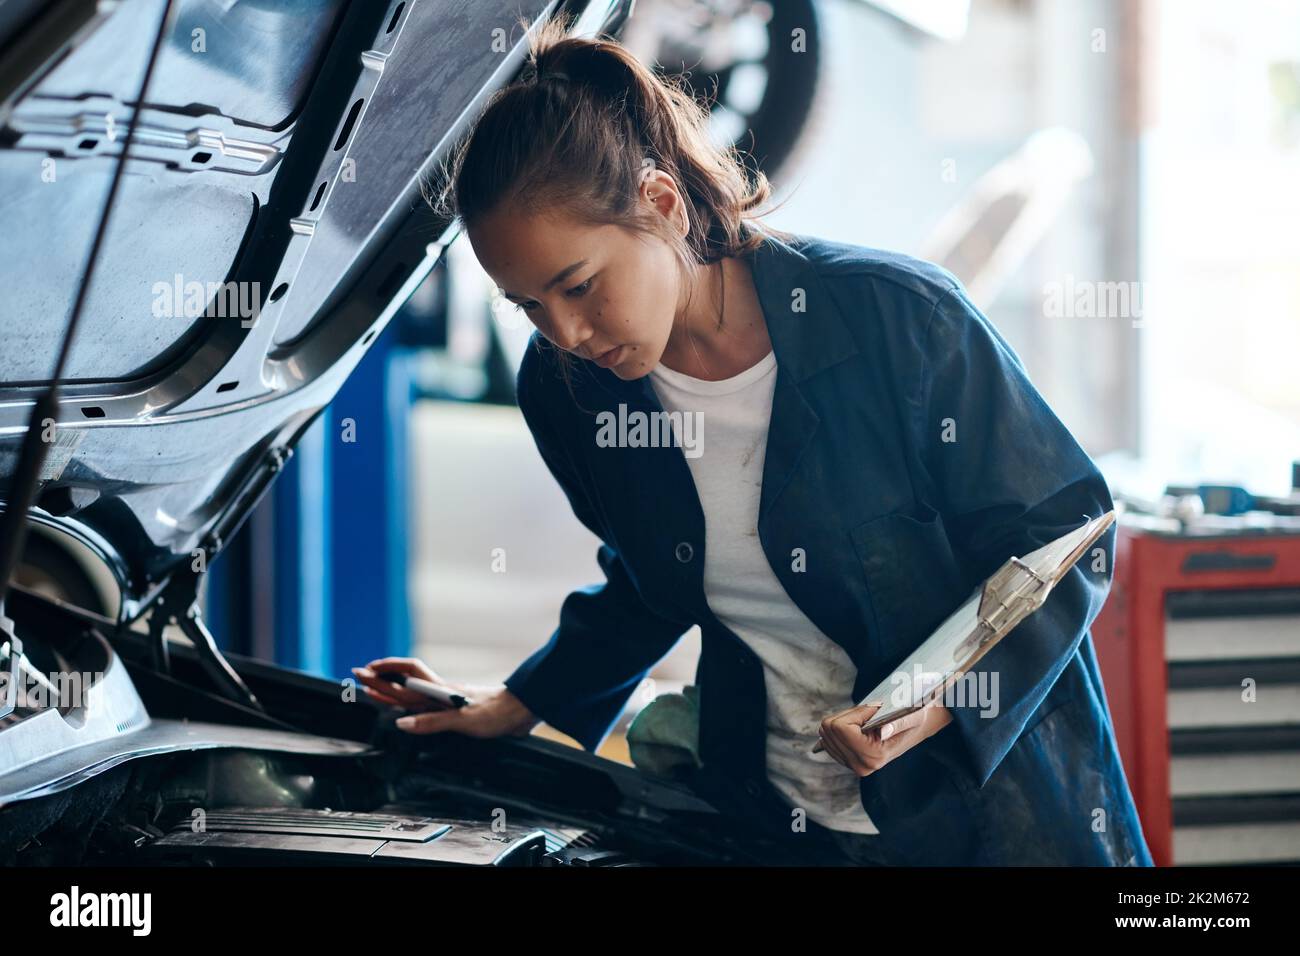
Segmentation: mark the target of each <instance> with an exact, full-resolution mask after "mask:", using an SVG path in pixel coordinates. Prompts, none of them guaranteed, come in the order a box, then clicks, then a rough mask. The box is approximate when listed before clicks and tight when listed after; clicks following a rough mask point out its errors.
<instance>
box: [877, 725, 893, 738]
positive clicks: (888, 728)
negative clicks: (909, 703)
mask: <svg viewBox="0 0 1300 956" xmlns="http://www.w3.org/2000/svg"><path fill="white" fill-rule="evenodd" d="M893 733H894V725H893V724H885V726H883V727H881V728H880V739H881V740H884V739H885V738H886V737H889V736H891V735H892V734H893Z"/></svg>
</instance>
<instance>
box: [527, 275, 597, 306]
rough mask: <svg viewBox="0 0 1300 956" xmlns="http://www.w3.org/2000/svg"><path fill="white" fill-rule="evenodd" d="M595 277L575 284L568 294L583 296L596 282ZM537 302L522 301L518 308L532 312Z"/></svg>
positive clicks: (574, 296) (578, 297)
mask: <svg viewBox="0 0 1300 956" xmlns="http://www.w3.org/2000/svg"><path fill="white" fill-rule="evenodd" d="M595 279H596V277H595V276H592V277H591V278H590V279H588V280H587V281H586V282H584V283H582V285H575V286H574V287H573V288H572V289H569V290H567V294H568V295H571V296H573V298H575V299H580V298H582V297H583V296H584V295H586V294H587V290H588V289H590V288H591V283H592V282H594V281H595ZM536 304H537V303H536V302H520V303H519V304H518V308H519V309H520V310H521V311H524V312H531V311H532V308H531V307H532V306H534V305H536Z"/></svg>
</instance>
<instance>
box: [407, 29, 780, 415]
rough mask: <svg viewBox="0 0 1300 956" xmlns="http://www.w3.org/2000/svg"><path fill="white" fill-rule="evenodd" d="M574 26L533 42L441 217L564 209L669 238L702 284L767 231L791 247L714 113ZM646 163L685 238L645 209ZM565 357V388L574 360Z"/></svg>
mask: <svg viewBox="0 0 1300 956" xmlns="http://www.w3.org/2000/svg"><path fill="white" fill-rule="evenodd" d="M521 23H522V25H523V26H524V28H525V29H527V28H528V23H527V21H526V20H523V21H521ZM570 26H571V25H570V23H569V22H568V21H567V19H566V18H565V17H564V16H561V17H557V18H556V19H553V20H550V21H548V22H547V23H545V24H543V25H542V26H541V27H539V28H537V29H536V31H535V32H534V33H533V35H532V36H531V38H530V40H529V55H528V58H527V62H526V63H525V66H524V69H523V71H522V73H521V75H520V77H519V78H518V79H517V80H516V81H515V82H513V83H511V84H510V85H509V86H506V87H504V88H503V89H500V90H497V91H496V92H495V93H494V94H493V95H492V96H491V97H490V98H489V100H488V102H487V105H486V106H485V107H484V109H483V112H482V113H481V114H480V115H479V117H478V119H477V120H476V121H475V123H474V125H473V127H472V129H471V130H470V132H469V133H468V134H467V135H466V136H465V138H464V139H463V140H462V141H461V142H460V144H459V145H458V146H457V147H456V148H455V149H454V150H453V151H452V154H451V160H450V166H449V167H448V166H447V165H446V164H444V166H443V168H442V169H441V170H440V176H439V179H440V182H441V185H440V186H439V187H438V188H437V189H436V190H433V191H430V193H427V194H426V195H427V198H428V199H429V202H430V203H431V205H432V206H433V208H434V210H435V211H436V212H438V213H439V214H440V215H441V216H442V217H443V218H445V219H446V220H448V221H450V220H452V219H456V218H459V220H460V222H461V225H462V227H463V228H464V229H468V228H469V227H470V226H471V225H472V224H474V223H475V222H477V221H479V219H480V218H482V217H483V216H485V215H487V214H488V213H489V212H491V211H492V210H494V209H496V208H497V206H498V204H500V203H502V202H506V203H509V204H510V205H511V206H512V207H516V208H519V209H521V210H522V211H524V212H525V213H526V214H535V213H537V212H540V211H542V210H544V209H548V208H556V207H559V208H563V209H564V210H565V211H566V212H567V213H568V214H570V215H572V216H573V217H574V218H576V219H578V220H579V221H583V222H589V223H591V224H592V225H617V226H623V227H626V228H628V229H631V230H633V231H635V232H638V233H641V234H643V235H650V236H657V237H659V238H661V239H663V240H664V241H666V242H668V243H669V244H670V246H671V247H672V248H673V250H674V251H675V252H676V254H677V261H678V267H679V272H681V273H682V274H683V275H686V276H690V277H692V279H693V278H694V277H695V276H696V275H697V274H698V273H697V269H698V268H699V267H700V266H701V265H704V264H707V263H711V262H715V261H717V260H719V259H721V258H723V257H726V256H741V255H745V254H746V253H749V252H751V251H753V250H754V249H756V248H758V247H759V246H760V245H761V244H762V242H763V241H764V233H767V234H769V235H775V236H778V237H781V238H783V239H786V240H788V239H790V238H792V237H791V236H790V234H789V233H784V232H781V231H780V230H777V229H773V228H772V227H770V226H767V225H766V224H763V226H762V228H758V227H757V225H756V220H757V219H758V218H759V217H760V216H761V215H767V214H769V213H770V212H771V211H772V210H771V209H768V210H766V211H765V212H762V213H757V212H755V211H754V210H756V209H758V208H760V207H762V206H763V205H764V204H766V203H767V202H768V201H769V199H770V198H771V192H772V190H771V185H770V183H769V182H768V180H767V177H766V176H765V175H764V174H763V173H762V172H761V171H759V172H756V173H754V174H753V175H752V177H751V175H750V172H749V169H748V168H747V167H746V166H745V164H744V161H743V159H741V157H740V155H739V153H738V151H737V150H736V148H735V147H734V146H730V147H719V146H717V145H716V144H714V143H713V141H712V140H711V138H710V134H709V129H708V123H709V117H708V110H707V108H706V107H705V106H704V105H703V104H701V103H698V102H696V100H695V99H694V98H693V97H692V96H691V94H690V92H689V89H688V88H687V87H686V86H685V84H684V83H682V82H680V81H679V80H678V79H676V78H665V77H663V76H660V75H659V74H657V73H655V72H654V71H653V70H652V69H650V68H649V67H647V66H646V65H644V64H643V63H642V62H641V61H640V60H638V59H637V58H636V57H635V56H633V55H632V53H631V52H630V51H629V50H628V49H627V48H626V47H624V46H622V45H621V44H619V43H618V42H617V41H616V40H614V39H612V38H610V37H607V36H602V37H599V38H597V39H586V38H582V37H571V36H569V35H568V33H569V29H570ZM648 163H653V164H654V166H655V167H656V168H658V169H661V170H663V171H664V172H665V173H667V174H668V175H669V176H671V177H672V179H673V181H674V182H675V183H676V184H677V189H678V192H679V193H680V194H681V196H682V198H683V200H684V206H685V211H686V216H687V221H688V224H689V230H688V232H687V235H686V236H685V237H682V236H679V235H677V233H676V232H675V231H674V229H673V228H672V226H671V224H669V223H668V222H667V221H666V220H665V219H664V217H663V216H661V215H659V214H658V213H656V212H654V211H653V210H651V209H649V208H647V207H646V206H645V204H643V203H641V202H640V201H639V197H640V185H641V180H642V175H643V170H644V168H645V166H646V165H647V164H648ZM691 287H692V288H693V287H694V282H692V283H691ZM724 291H725V290H724ZM555 352H556V354H557V355H559V356H560V357H561V362H560V366H561V368H562V370H564V374H565V379H566V381H567V380H568V374H567V353H565V352H564V350H563V349H559V348H556V349H555ZM570 390H572V387H571V386H570Z"/></svg>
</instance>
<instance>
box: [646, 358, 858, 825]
mask: <svg viewBox="0 0 1300 956" xmlns="http://www.w3.org/2000/svg"><path fill="white" fill-rule="evenodd" d="M650 382H651V384H652V385H653V387H654V389H655V394H656V395H658V397H659V401H660V404H662V405H663V407H664V410H665V411H670V412H671V411H680V412H682V413H683V417H685V414H686V413H695V412H698V413H700V414H699V415H698V416H694V417H693V422H694V424H695V428H696V429H697V430H696V432H695V433H694V435H693V436H692V435H691V433H689V432H687V444H688V445H690V447H691V449H692V454H688V455H686V461H687V463H688V464H689V465H690V469H691V474H692V476H693V477H694V479H695V489H696V491H697V492H698V494H699V498H700V505H701V506H702V508H703V510H704V518H705V541H704V544H705V546H704V592H705V598H706V600H707V602H708V605H709V609H710V610H711V611H712V612H713V614H714V616H715V617H717V618H718V620H719V621H721V622H722V623H723V624H725V625H726V626H727V627H729V628H731V630H732V631H733V632H734V633H735V634H736V636H737V637H739V638H740V639H741V640H742V641H744V642H745V644H747V645H748V646H749V647H750V648H751V649H752V650H753V651H754V653H755V654H757V655H758V657H759V659H760V660H761V661H762V662H763V679H764V684H765V686H766V690H767V776H768V779H769V780H771V782H772V785H773V786H774V787H776V789H777V790H778V791H780V792H781V793H782V794H784V795H785V797H786V798H787V799H788V800H789V801H790V805H791V806H792V807H802V808H804V810H805V811H806V812H807V814H808V816H809V817H810V818H811V819H813V820H815V821H816V822H817V823H820V824H821V825H822V826H825V827H829V828H830V829H833V830H844V831H849V832H854V833H879V832H880V831H879V830H878V829H877V828H876V826H875V824H874V823H872V822H871V818H870V817H869V816H868V815H867V812H866V810H864V809H863V807H862V798H861V794H860V790H859V778H858V776H857V775H856V774H855V773H853V771H851V770H849V769H848V768H847V767H845V766H844V765H843V764H841V763H839V762H838V761H836V760H835V758H833V757H832V756H831V755H830V754H828V753H826V752H824V751H823V752H822V753H819V754H812V753H811V752H810V750H811V748H812V745H813V744H815V743H816V742H817V728H818V726H819V725H820V724H821V722H822V720H823V719H824V718H826V717H827V716H829V715H830V714H834V713H837V712H839V711H841V710H845V709H847V708H849V707H852V706H853V704H854V703H855V701H853V700H852V694H853V683H854V680H855V678H856V677H857V668H856V667H855V666H854V664H853V662H852V660H850V658H849V656H848V654H847V653H845V651H844V649H843V648H842V647H840V645H838V644H836V643H835V642H834V641H832V640H831V639H830V638H829V637H827V636H826V635H825V634H824V633H822V631H821V630H819V629H818V628H817V626H816V625H815V624H813V622H812V621H810V620H809V619H808V617H807V615H805V614H804V613H803V612H802V611H800V610H799V607H798V606H797V605H796V604H795V603H794V602H793V601H792V600H790V596H789V595H788V594H786V592H785V588H783V587H782V586H781V582H780V579H778V578H777V576H776V574H775V572H773V570H772V568H771V566H770V565H769V564H768V562H767V556H766V555H765V554H764V552H763V546H762V543H761V542H760V541H759V538H758V506H759V496H760V494H761V491H762V485H763V462H764V459H765V453H766V450H767V429H768V423H769V422H770V420H771V415H772V393H773V389H774V388H775V386H776V354H775V353H773V352H769V353H768V354H767V356H766V357H765V358H763V359H762V360H761V361H760V362H759V363H758V364H757V365H754V366H752V367H750V368H747V369H746V370H745V371H743V372H741V373H740V374H739V375H734V376H732V377H731V378H728V379H723V380H722V381H718V382H709V381H705V380H702V379H698V378H692V377H691V376H689V375H683V374H682V373H680V372H676V371H674V370H672V369H670V368H667V367H665V366H664V365H658V366H656V367H655V368H654V369H653V370H652V371H651V372H650Z"/></svg>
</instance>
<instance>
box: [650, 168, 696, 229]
mask: <svg viewBox="0 0 1300 956" xmlns="http://www.w3.org/2000/svg"><path fill="white" fill-rule="evenodd" d="M641 196H642V198H644V199H645V200H646V201H647V202H649V203H650V205H652V206H653V207H654V208H655V210H656V211H657V212H658V213H659V214H660V215H661V216H663V217H664V218H665V219H669V220H671V221H672V222H673V223H674V224H675V225H676V227H677V231H678V233H679V234H681V235H682V236H685V235H686V234H687V233H688V232H690V221H689V219H688V218H687V216H686V206H685V204H684V203H683V202H682V196H681V193H679V192H678V191H677V184H676V183H675V182H673V178H672V177H671V176H669V175H668V174H667V173H666V172H664V171H663V170H662V169H657V168H652V167H647V169H646V171H645V173H644V174H643V175H642V177H641Z"/></svg>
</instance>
